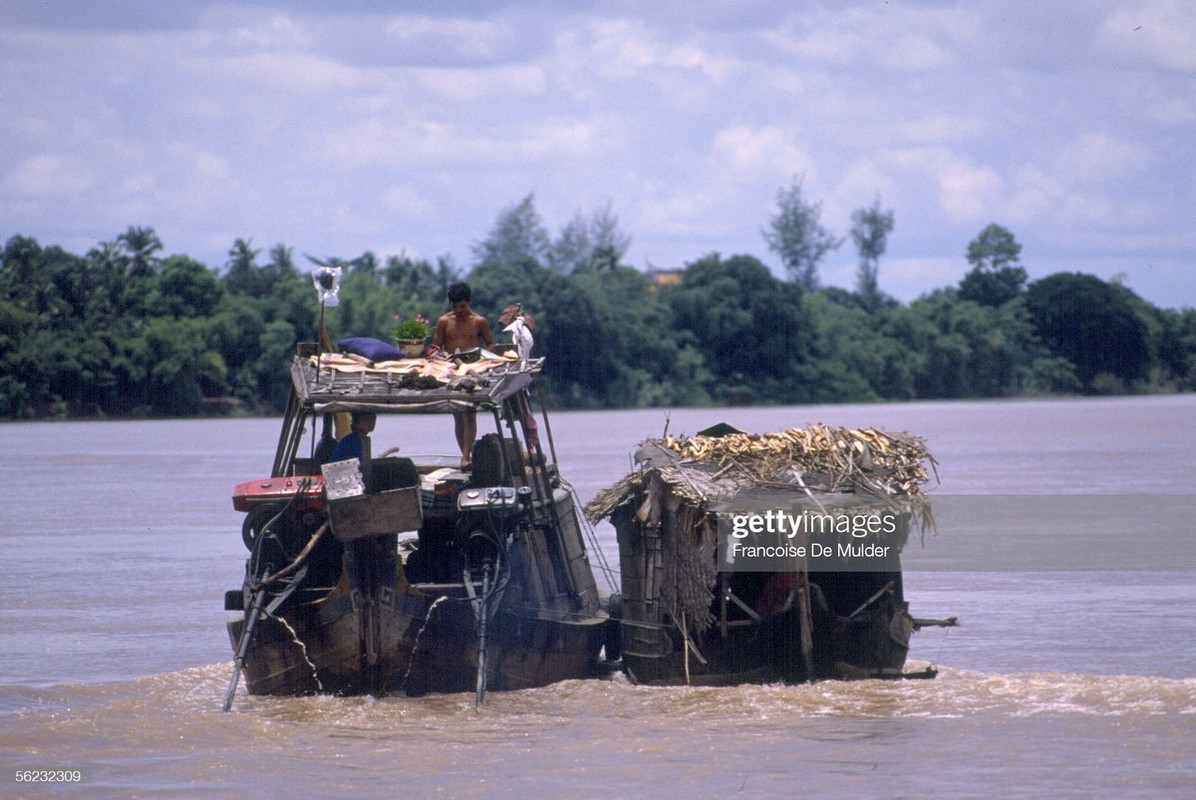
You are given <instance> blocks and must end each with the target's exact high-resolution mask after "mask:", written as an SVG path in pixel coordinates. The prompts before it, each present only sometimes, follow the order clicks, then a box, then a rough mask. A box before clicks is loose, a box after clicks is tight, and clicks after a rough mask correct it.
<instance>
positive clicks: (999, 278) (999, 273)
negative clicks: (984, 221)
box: [959, 223, 1027, 306]
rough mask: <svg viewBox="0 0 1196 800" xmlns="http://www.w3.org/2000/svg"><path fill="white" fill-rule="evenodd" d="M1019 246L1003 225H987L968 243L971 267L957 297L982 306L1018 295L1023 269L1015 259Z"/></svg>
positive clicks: (1023, 280) (1024, 280)
mask: <svg viewBox="0 0 1196 800" xmlns="http://www.w3.org/2000/svg"><path fill="white" fill-rule="evenodd" d="M1021 252H1022V246H1021V245H1020V244H1019V243H1018V241H1017V239H1015V238H1014V237H1013V234H1012V233H1010V232H1009V230H1007V229H1006V228H1003V227H1001V226H1000V225H997V224H995V223H993V224H991V225H988V226H987V227H985V229H984V230H982V231H980V234H979V235H978V236H977V237H976V238H975V239H973V240H972V241H971V242H970V243H969V244H968V252H967V259H968V263H969V264H971V265H972V268H971V270H969V271H968V273H967V274H966V275H965V276H964V278H963V280H962V281H960V284H959V297H960V299H962V300H972V301H974V302H976V303H979V304H980V305H984V306H999V305H1001V304H1002V303H1008V302H1009V301H1010V300H1012V299H1014V298H1015V297H1018V296H1019V295H1020V294H1021V293H1022V291H1023V288H1024V286H1025V283H1026V277H1027V276H1026V270H1025V269H1023V268H1022V266H1021V265H1020V264H1019V263H1018V258H1019V257H1020V256H1021Z"/></svg>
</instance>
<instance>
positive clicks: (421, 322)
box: [394, 314, 432, 339]
mask: <svg viewBox="0 0 1196 800" xmlns="http://www.w3.org/2000/svg"><path fill="white" fill-rule="evenodd" d="M431 330H432V324H431V323H430V322H428V318H427V317H425V316H424V315H423V314H416V315H415V317H414V319H405V320H401V321H400V322H399V324H398V325H396V326H395V330H394V338H396V339H426V338H427V336H428V333H429V332H430V331H431Z"/></svg>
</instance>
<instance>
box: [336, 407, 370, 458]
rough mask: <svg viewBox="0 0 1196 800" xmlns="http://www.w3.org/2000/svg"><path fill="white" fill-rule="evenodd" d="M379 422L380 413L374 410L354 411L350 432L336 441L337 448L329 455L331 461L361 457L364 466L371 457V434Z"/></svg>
mask: <svg viewBox="0 0 1196 800" xmlns="http://www.w3.org/2000/svg"><path fill="white" fill-rule="evenodd" d="M377 424H378V415H377V414H375V413H374V412H373V411H354V412H353V415H352V424H351V425H350V431H349V433H347V434H345V438H343V439H341V440H340V441H339V442H337V443H336V449H334V450H333V451H332V455H331V456H329V458H328V460H329V461H347V460H349V459H350V458H357V459H360V460H361V462H362V467H364V466H365V462H367V461H368V460H369V457H370V434H371V433H373V431H374V426H375V425H377Z"/></svg>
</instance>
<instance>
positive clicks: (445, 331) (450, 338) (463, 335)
mask: <svg viewBox="0 0 1196 800" xmlns="http://www.w3.org/2000/svg"><path fill="white" fill-rule="evenodd" d="M448 301H449V304H450V306H451V307H452V308H451V310H450V311H449V312H448V313H446V314H444V315H443V316H441V317H440V319H438V320H436V333H435V334H434V335H433V336H432V344H433V345H434V346H435V347H437V348H439V349H440V350H441V351H443V352H444V353H446V354H448V355H450V356H451V355H452V354H453V353H458V352H463V351H466V350H473V349H475V348H476V347H478V343H479V340H481V342H482V343H483V344H485V345H486V347H489V348H491V349H493V348H494V335H493V334H492V333H490V323H489V322H487V321H486V318H485V317H483V316H482V315H481V314H477V313H474V311H473V310H472V309H471V308H470V307H469V304H470V303H472V302H473V290H472V289H470V288H469V284H468V283H463V282H457V283H454V284H453V285H452V286H450V287H449V288H448ZM453 424H454V427H455V433H456V435H457V446H458V447H460V448H461V469H469V468H470V466H471V464H470V453H471V452H472V450H473V440H474V439H476V438H477V435H478V418H477V414H476V413H474V412H473V411H454V412H453Z"/></svg>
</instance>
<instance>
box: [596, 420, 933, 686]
mask: <svg viewBox="0 0 1196 800" xmlns="http://www.w3.org/2000/svg"><path fill="white" fill-rule="evenodd" d="M635 460H636V462H637V464H638V465H639V469H637V470H636V471H634V472H632V473H631V474H629V475H627V476H626V477H625V478H623V479H622V480H621V481H619V482H618V483H616V484H615V485H613V486H611V487H609V488H608V489H606V490H604V491H603V492H601V493H599V494H598V496H597V497H595V498H594V499H593V500H592V501H591V502H590V503H589V504H588V505H587V506H586V513H587V515H588V516H589V518H590V520H591V521H592V522H597V521H598V520H600V519H603V518H609V519H610V520H611V522H612V523H613V525H614V527H615V530H616V533H617V536H618V543H619V563H620V568H621V574H622V607H621V611H620V612H619V614H620V616H621V624H620V634H621V637H620V638H621V655H622V662H623V666H624V670H625V672H626V674H627V676H628V677H629V678H630V679H631V680H632V681H634V682H637V683H643V684H664V685H669V684H704V685H729V684H738V683H751V682H801V681H809V680H818V679H826V678H842V679H849V678H892V677H933V675H934V673H935V670H934V669H933V668H928V669H925V670H923V671H921V672H918V673H907V672H906V671H905V661H906V656H907V653H908V649H909V640H910V635H911V633H912V631H914V630H915V629H917V628H919V627H922V626H924V625H954V624H955V620H954V619H949V620H928V619H915V618H913V617H911V616H910V614H909V607H908V604H907V602H906V600H905V596H904V589H903V585H902V570H901V560H900V553H901V549H902V547H903V546H904V545H905V543H906V541H907V539H908V538H909V535H910V531H911V529H912V528H921V530H922V532H923V534H924V533H925V532H926V530H927V529H928V528H930V527H933V517H932V516H931V510H930V506H929V503H928V502H927V499H926V497H925V495H923V494H922V493H921V492H920V490H919V486H920V484H921V483H923V482H925V481H926V479H927V472H926V465H927V464H930V465H933V459H932V458H931V457H930V454H929V453H928V452H927V451H926V450H925V448H924V446H923V444H922V442H921V441H920V440H919V439H917V438H915V437H912V436H908V435H906V434H895V433H883V432H880V431H876V430H873V429H863V430H844V429H836V428H828V427H825V426H816V427H813V428H807V429H790V430H788V431H784V432H781V433H769V434H746V433H743V432H741V431H737V430H735V429H734V428H731V427H729V426H726V425H719V426H716V427H715V428H711V429H707V430H706V431H703V432H701V433H700V434H698V435H696V436H692V437H680V438H673V437H664V438H662V439H655V440H649V441H647V442H644V443H642V444H641V446H640V448H639V450H638V451H637V452H636V454H635ZM749 547H757V548H763V549H759V550H749ZM736 556H738V558H736ZM613 611H614V609H612V612H613Z"/></svg>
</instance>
